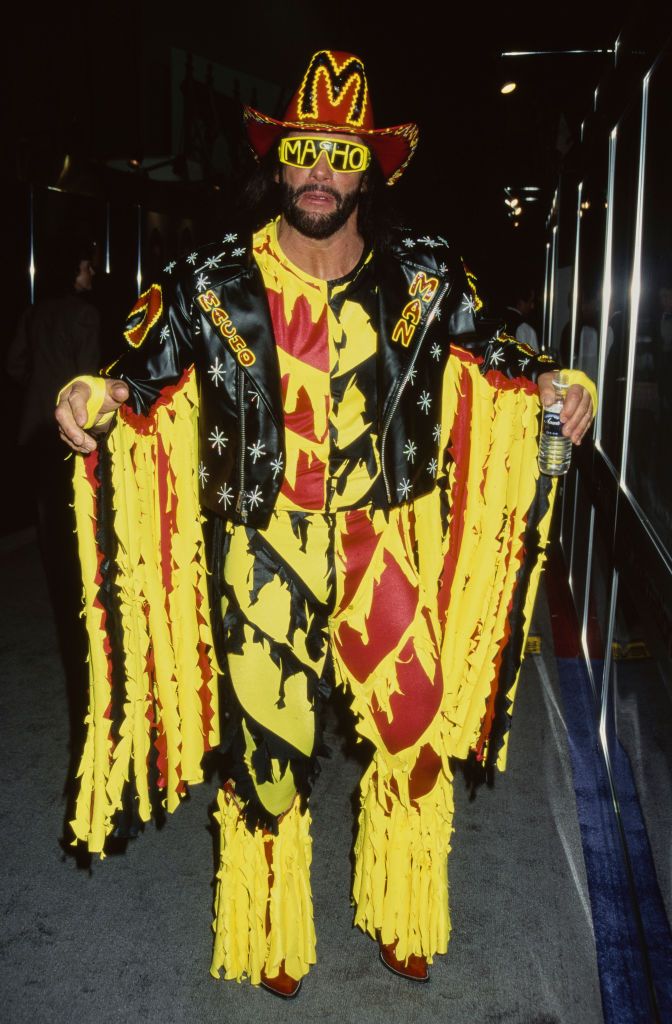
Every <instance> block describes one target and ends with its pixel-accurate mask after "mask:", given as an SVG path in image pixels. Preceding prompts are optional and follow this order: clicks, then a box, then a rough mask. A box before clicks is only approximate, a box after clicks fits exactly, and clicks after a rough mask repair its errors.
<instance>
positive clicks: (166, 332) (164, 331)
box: [159, 324, 170, 341]
mask: <svg viewBox="0 0 672 1024" xmlns="http://www.w3.org/2000/svg"><path fill="white" fill-rule="evenodd" d="M159 337H160V339H161V341H168V338H169V337H170V327H169V326H168V324H164V325H163V327H162V328H161V333H160V334H159Z"/></svg>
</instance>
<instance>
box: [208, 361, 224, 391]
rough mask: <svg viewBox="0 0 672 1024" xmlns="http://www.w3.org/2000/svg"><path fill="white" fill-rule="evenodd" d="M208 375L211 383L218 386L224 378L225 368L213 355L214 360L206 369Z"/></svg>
mask: <svg viewBox="0 0 672 1024" xmlns="http://www.w3.org/2000/svg"><path fill="white" fill-rule="evenodd" d="M208 376H209V377H212V383H213V384H214V385H215V387H219V382H220V381H223V380H224V377H225V376H226V370H225V369H224V367H223V366H222V364H221V363H220V361H219V357H218V356H215V361H214V363H213V364H212V366H211V367H210V369H209V370H208Z"/></svg>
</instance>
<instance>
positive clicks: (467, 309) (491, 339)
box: [449, 260, 559, 384]
mask: <svg viewBox="0 0 672 1024" xmlns="http://www.w3.org/2000/svg"><path fill="white" fill-rule="evenodd" d="M454 273H455V286H454V292H453V293H454V294H455V295H456V296H457V295H459V294H460V293H461V298H460V299H459V301H458V302H457V304H456V306H455V308H454V310H453V312H452V314H451V318H450V325H449V330H450V335H451V338H452V339H454V340H455V342H456V344H457V345H459V346H460V348H464V349H466V350H467V351H468V352H469V353H470V354H471V355H472V356H475V357H476V358H477V359H478V360H479V362H480V366H481V373H482V374H486V373H488V372H489V371H490V370H497V371H498V372H499V373H501V374H503V376H505V377H508V378H509V379H510V380H513V379H515V378H516V377H524V378H525V379H526V380H530V381H532V383H533V384H536V382H537V378H538V377H539V375H540V374H541V373H546V372H548V371H549V370H557V369H558V368H559V363H556V361H555V360H554V359H552V358H551V357H550V356H549V355H546V353H545V352H535V351H534V349H533V348H531V347H530V346H529V345H525V344H524V343H523V342H520V341H517V340H516V339H515V338H513V337H511V335H509V334H506V333H505V332H504V331H503V330H502V329H501V325H500V324H499V323H498V322H497V321H496V320H488V319H487V318H486V317H485V316H484V315H483V302H482V301H481V299H480V298H479V295H478V292H477V291H476V278H475V277H474V275H473V274H472V273H471V271H469V270H468V269H467V268H466V267H465V266H464V263H462V261H461V260H460V262H459V265H456V267H455V268H454Z"/></svg>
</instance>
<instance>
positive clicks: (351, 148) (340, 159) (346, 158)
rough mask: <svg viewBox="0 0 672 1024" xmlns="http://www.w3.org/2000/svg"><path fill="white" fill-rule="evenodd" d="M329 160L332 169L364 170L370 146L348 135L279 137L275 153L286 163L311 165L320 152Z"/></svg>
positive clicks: (289, 165)
mask: <svg viewBox="0 0 672 1024" xmlns="http://www.w3.org/2000/svg"><path fill="white" fill-rule="evenodd" d="M323 153H324V155H325V156H326V158H327V160H328V161H329V166H330V167H331V169H332V171H340V172H343V171H345V172H346V173H349V172H350V171H365V170H366V168H367V167H368V166H369V164H370V163H371V150H370V149H369V148H368V146H363V145H362V144H361V143H360V142H349V141H348V140H347V139H320V138H316V137H315V136H314V135H302V136H300V137H299V138H294V139H289V138H284V139H281V140H280V148H279V149H278V157H279V159H280V163H282V164H287V166H288V167H302V168H303V169H304V170H309V169H310V168H312V167H314V166H315V164H316V163H317V161H318V160H319V159H320V157H321V156H322V154H323Z"/></svg>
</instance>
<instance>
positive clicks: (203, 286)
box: [196, 274, 210, 292]
mask: <svg viewBox="0 0 672 1024" xmlns="http://www.w3.org/2000/svg"><path fill="white" fill-rule="evenodd" d="M196 287H197V288H198V290H199V292H204V291H206V290H207V289H208V288H209V287H210V278H209V277H206V276H205V274H199V276H198V278H197V280H196Z"/></svg>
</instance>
